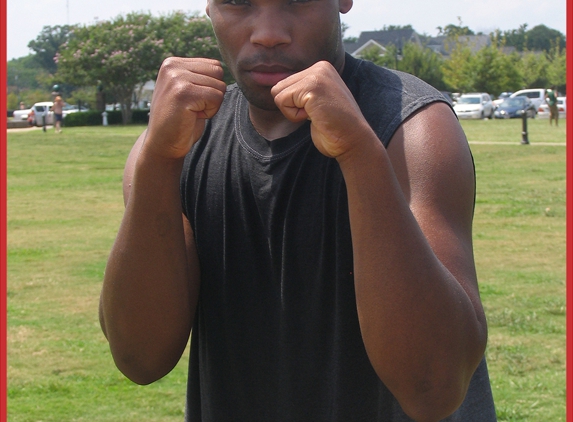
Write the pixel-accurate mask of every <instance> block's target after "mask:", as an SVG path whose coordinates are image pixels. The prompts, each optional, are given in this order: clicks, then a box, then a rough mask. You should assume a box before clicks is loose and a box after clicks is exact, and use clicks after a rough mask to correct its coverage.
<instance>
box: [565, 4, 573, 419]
mask: <svg viewBox="0 0 573 422" xmlns="http://www.w3.org/2000/svg"><path fill="white" fill-rule="evenodd" d="M565 7H566V14H567V34H569V35H571V34H572V33H573V5H572V4H571V2H570V1H569V0H567V3H566V6H565ZM567 34H566V37H567V38H568V39H569V40H571V38H570V37H568V36H567ZM566 66H567V86H568V87H569V90H570V91H572V90H573V48H572V47H571V41H569V42H568V43H567V63H566ZM572 92H573V91H572ZM572 130H573V107H569V108H567V147H566V148H567V154H566V158H567V188H566V195H567V200H566V206H567V213H566V216H567V221H566V224H567V229H566V230H567V231H566V233H567V249H566V265H567V281H566V283H567V284H566V291H567V293H566V304H567V307H566V309H567V321H566V324H567V330H566V336H567V337H566V344H567V346H566V347H567V352H566V360H565V365H566V379H567V381H566V398H567V403H566V406H567V408H566V414H567V417H566V418H565V420H567V421H571V420H573V372H572V371H571V370H570V365H569V364H570V363H571V361H572V353H573V311H572V310H571V306H573V305H572V304H573V267H572V263H573V244H572V242H573V223H572V213H573V186H572V182H571V180H572V178H573V160H572V158H573V156H572V152H571V145H572V143H571V139H572V137H573V134H572V133H571V132H572Z"/></svg>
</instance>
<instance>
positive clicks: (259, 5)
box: [207, 0, 352, 110]
mask: <svg viewBox="0 0 573 422" xmlns="http://www.w3.org/2000/svg"><path fill="white" fill-rule="evenodd" d="M208 1H209V3H208V6H207V14H208V15H209V17H210V18H211V21H212V23H213V28H214V30H215V35H216V36H217V41H218V43H219V48H220V50H221V55H222V57H223V60H224V61H225V63H226V65H227V66H228V67H229V69H230V71H231V73H232V74H233V76H234V77H235V80H236V81H237V83H238V84H239V87H240V88H241V90H242V91H243V93H244V94H245V96H246V97H247V100H248V101H249V103H250V104H251V105H252V106H255V107H258V108H261V109H263V110H276V106H275V104H274V101H273V98H272V96H271V94H270V90H271V88H272V87H273V86H274V85H275V84H276V83H277V82H279V81H280V80H282V79H284V78H286V77H288V76H290V75H292V74H294V73H297V72H300V71H301V70H304V69H306V68H308V67H310V66H312V65H313V64H314V63H316V62H318V61H320V60H327V61H329V62H330V63H332V64H333V65H334V66H335V67H336V69H338V70H339V71H341V70H342V66H343V64H344V48H343V46H342V43H341V33H340V17H339V13H346V12H348V10H350V8H351V7H352V0H208Z"/></svg>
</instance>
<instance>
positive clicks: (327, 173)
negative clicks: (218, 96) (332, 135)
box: [181, 55, 495, 422]
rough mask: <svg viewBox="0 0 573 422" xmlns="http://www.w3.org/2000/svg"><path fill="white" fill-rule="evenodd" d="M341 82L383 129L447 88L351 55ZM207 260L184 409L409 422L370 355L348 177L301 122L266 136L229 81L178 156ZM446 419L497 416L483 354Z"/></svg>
mask: <svg viewBox="0 0 573 422" xmlns="http://www.w3.org/2000/svg"><path fill="white" fill-rule="evenodd" d="M342 77H343V79H344V81H345V82H346V84H347V85H348V86H349V88H350V90H351V92H352V93H353V95H354V96H355V98H356V100H357V102H358V104H359V106H360V107H361V109H362V112H363V114H364V115H365V117H366V119H367V120H368V122H369V123H370V125H371V126H372V128H373V129H374V131H375V132H376V133H377V135H378V137H379V138H380V140H381V142H382V143H383V144H384V145H386V146H387V145H388V142H389V140H390V138H391V137H392V135H393V134H394V132H395V131H396V129H397V128H398V126H399V125H400V124H401V123H402V122H403V121H404V119H406V118H407V117H408V116H409V115H411V114H412V113H413V112H414V111H416V110H417V109H419V108H420V107H423V106H425V105H427V104H429V103H432V102H436V101H444V102H445V98H444V97H443V96H442V95H441V94H440V93H439V92H438V91H436V90H435V89H434V88H432V87H430V86H429V85H427V84H425V83H424V82H422V81H420V80H419V79H417V78H414V77H413V76H411V75H408V74H405V73H399V72H394V71H390V70H387V69H383V68H380V67H377V66H375V65H373V64H372V63H370V62H366V61H361V60H357V59H354V58H352V57H351V56H349V55H347V57H346V64H345V68H344V72H343V75H342ZM181 195H182V205H183V209H184V212H185V214H186V216H187V218H188V219H189V221H190V222H191V225H192V227H193V230H194V233H195V241H196V244H197V251H198V255H199V260H200V264H201V289H200V298H199V303H198V309H197V315H196V318H195V325H194V328H193V333H192V340H191V359H190V364H189V365H190V367H189V380H188V391H187V406H186V421H189V422H191V421H192V422H197V421H213V422H224V421H245V422H255V421H261V422H262V421H284V422H294V421H313V422H316V421H325V422H326V421H328V422H334V421H344V422H349V421H409V420H410V419H409V418H408V417H407V416H406V415H405V414H404V413H403V411H402V410H401V408H400V405H399V404H398V402H397V401H396V399H395V398H394V397H393V396H392V394H391V393H390V392H389V391H388V389H387V388H386V387H385V386H384V384H383V383H382V382H381V381H380V379H379V378H378V376H377V375H376V373H375V372H374V369H373V368H372V366H371V364H370V361H369V360H368V357H367V355H366V351H365V349H364V345H363V342H362V337H361V334H360V328H359V325H358V317H357V312H356V303H355V296H354V279H353V262H352V244H351V238H350V223H349V218H348V203H347V195H346V188H345V184H344V180H343V177H342V173H341V171H340V168H339V166H338V163H337V162H336V160H334V159H331V158H327V157H325V156H324V155H322V154H321V153H320V152H319V151H318V150H317V149H316V147H315V146H314V144H313V143H312V140H311V137H310V129H309V124H308V123H305V124H304V125H303V126H302V127H300V128H299V129H297V130H296V131H295V132H293V133H291V134H290V135H288V136H287V137H285V138H281V139H276V140H273V141H272V142H269V141H267V140H266V139H264V138H263V137H261V136H260V135H259V134H258V133H257V132H256V130H255V129H254V128H253V126H252V124H251V122H250V119H249V115H248V104H247V101H246V99H245V98H244V96H243V95H242V93H241V91H240V90H239V88H238V87H237V86H235V85H233V86H230V87H229V88H228V90H227V93H226V96H225V100H224V102H223V104H222V106H221V109H220V110H219V112H218V113H217V115H216V116H215V117H214V118H213V119H212V120H210V121H209V122H208V123H207V125H206V129H205V132H204V134H203V136H202V138H201V140H199V141H198V142H197V144H196V145H195V146H194V147H193V149H192V150H191V151H190V153H189V154H188V156H187V157H186V160H185V165H184V169H183V174H182V178H181ZM448 420H451V421H464V422H469V421H479V422H487V421H493V420H495V412H494V407H493V399H492V396H491V390H490V386H489V379H488V374H487V368H486V365H485V360H484V361H482V364H481V365H480V367H479V368H478V370H477V371H476V374H475V376H474V379H473V381H472V384H471V387H470V391H469V393H468V395H467V398H466V401H465V402H464V404H463V405H462V407H461V408H460V409H459V410H458V411H457V412H456V414H454V415H453V416H452V417H451V418H449V419H448Z"/></svg>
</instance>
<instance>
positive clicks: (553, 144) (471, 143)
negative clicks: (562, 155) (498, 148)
mask: <svg viewBox="0 0 573 422" xmlns="http://www.w3.org/2000/svg"><path fill="white" fill-rule="evenodd" d="M468 143H469V144H470V145H521V143H520V141H516V142H493V141H469V142H468ZM529 145H532V146H546V147H564V146H567V143H566V142H537V143H536V142H530V143H529Z"/></svg>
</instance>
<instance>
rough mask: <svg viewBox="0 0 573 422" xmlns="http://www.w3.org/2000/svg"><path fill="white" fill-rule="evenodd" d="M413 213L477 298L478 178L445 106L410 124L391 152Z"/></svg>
mask: <svg viewBox="0 0 573 422" xmlns="http://www.w3.org/2000/svg"><path fill="white" fill-rule="evenodd" d="M388 153H389V155H390V158H391V160H392V165H393V166H394V169H395V172H396V176H397V177H398V180H399V182H400V185H401V186H402V190H403V191H404V194H405V197H406V199H407V200H408V203H409V205H410V209H411V210H412V213H413V215H414V217H415V218H416V220H417V222H418V224H419V226H420V228H421V229H422V231H423V233H424V235H425V237H426V239H427V240H428V243H429V245H430V246H431V247H432V250H433V251H434V253H435V254H436V256H437V258H438V259H439V260H440V261H441V262H442V264H444V266H445V267H446V268H447V269H448V270H449V271H450V272H451V273H452V275H453V276H454V277H455V278H456V279H457V280H458V282H459V283H460V284H462V285H463V286H464V289H465V290H466V292H468V294H471V295H472V296H475V295H476V294H477V281H476V275H475V264H474V260H473V249H472V219H473V207H474V198H475V175H474V167H473V161H472V157H471V153H470V150H469V146H468V144H467V141H466V138H465V135H464V133H463V130H462V129H461V127H460V125H459V123H458V121H457V119H456V118H455V116H454V115H453V113H452V112H451V110H450V109H449V107H448V106H447V105H445V104H441V103H434V104H431V105H429V106H427V107H425V108H423V109H422V110H420V111H419V112H417V113H415V114H414V115H413V116H412V117H411V118H409V119H408V120H407V121H406V122H404V124H403V125H402V126H401V127H400V129H399V130H398V131H397V132H396V135H395V136H394V138H393V139H392V141H391V143H390V146H389V147H388Z"/></svg>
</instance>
